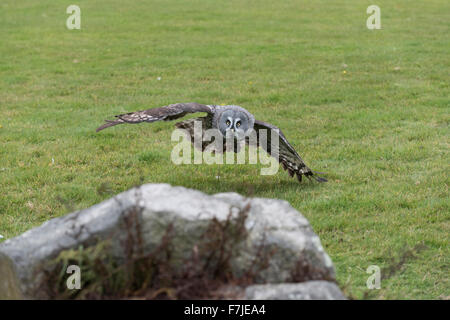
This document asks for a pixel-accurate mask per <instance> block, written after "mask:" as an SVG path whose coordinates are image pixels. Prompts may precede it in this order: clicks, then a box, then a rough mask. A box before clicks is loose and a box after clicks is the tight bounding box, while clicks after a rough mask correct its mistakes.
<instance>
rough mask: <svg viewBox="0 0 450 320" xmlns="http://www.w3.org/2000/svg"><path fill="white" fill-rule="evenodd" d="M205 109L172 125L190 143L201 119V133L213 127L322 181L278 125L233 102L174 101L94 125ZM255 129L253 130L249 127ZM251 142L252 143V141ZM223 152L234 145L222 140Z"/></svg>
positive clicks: (171, 116) (296, 171)
mask: <svg viewBox="0 0 450 320" xmlns="http://www.w3.org/2000/svg"><path fill="white" fill-rule="evenodd" d="M196 112H206V113H207V115H206V117H199V118H193V119H189V120H186V121H181V122H178V123H176V124H175V126H176V127H177V128H180V129H184V130H186V132H187V133H188V135H189V136H190V139H191V142H192V143H194V123H195V121H200V122H201V124H202V126H201V128H202V131H203V132H201V134H203V133H204V132H205V130H208V129H216V130H218V131H219V132H220V134H221V136H222V137H223V139H224V141H225V140H226V139H227V138H229V137H230V136H231V137H232V138H233V139H235V140H239V141H242V139H245V142H246V143H247V144H248V145H252V146H254V147H258V146H260V147H262V148H263V149H264V150H265V151H266V152H267V153H269V154H270V155H271V156H273V157H275V158H276V159H277V160H278V161H279V162H280V163H281V164H282V166H283V168H284V170H287V171H288V173H289V175H290V176H291V177H293V176H294V175H296V177H297V179H298V181H301V180H302V176H303V175H304V176H306V177H307V178H314V179H315V180H316V181H319V182H325V181H327V180H326V179H325V178H322V177H319V176H317V174H318V173H319V172H314V171H312V170H311V169H310V168H308V166H306V164H305V163H304V162H303V160H302V158H301V157H300V156H299V154H298V153H297V152H296V151H295V149H294V148H293V147H292V146H291V144H290V143H289V142H288V141H287V139H286V137H285V136H284V134H283V133H282V132H281V130H280V129H279V128H277V127H276V126H274V125H271V124H269V123H265V122H262V121H258V120H255V117H254V116H253V115H252V114H251V113H250V112H248V111H247V110H245V109H244V108H242V107H239V106H235V105H228V106H217V105H204V104H199V103H195V102H190V103H176V104H171V105H168V106H164V107H161V108H153V109H148V110H143V111H136V112H130V113H125V114H121V115H117V116H116V118H117V119H115V120H106V123H105V124H103V125H102V126H100V127H99V128H97V130H96V131H97V132H98V131H100V130H103V129H106V128H109V127H112V126H115V125H118V124H122V123H131V124H136V123H140V122H155V121H160V120H163V121H170V120H175V119H178V118H181V117H184V116H185V115H186V114H188V113H196ZM252 129H254V130H252ZM261 130H265V131H266V132H268V133H267V134H264V137H263V138H264V143H261V142H262V141H261V134H260V132H261ZM251 131H252V132H254V133H256V139H255V140H256V143H255V142H254V141H255V140H250V139H249V135H248V133H249V132H251ZM271 131H274V132H276V134H275V135H271V134H270V132H271ZM274 136H275V139H278V146H277V147H276V148H275V147H274V145H276V144H274V141H272V139H273V137H274ZM252 141H253V142H252ZM222 145H223V148H224V150H223V151H234V152H237V151H238V150H237V149H236V146H237V145H238V144H234V147H233V148H234V149H232V150H228V149H225V148H226V146H227V144H226V143H223V144H222ZM206 147H207V144H206V143H203V142H202V145H201V146H200V148H201V149H202V151H204V150H205V148H206Z"/></svg>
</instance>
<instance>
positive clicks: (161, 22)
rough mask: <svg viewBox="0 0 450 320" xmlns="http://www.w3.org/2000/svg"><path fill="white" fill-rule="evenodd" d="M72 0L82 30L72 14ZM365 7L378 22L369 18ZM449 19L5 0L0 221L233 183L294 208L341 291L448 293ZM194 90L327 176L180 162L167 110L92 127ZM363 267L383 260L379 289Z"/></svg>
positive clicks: (0, 27) (421, 4)
mask: <svg viewBox="0 0 450 320" xmlns="http://www.w3.org/2000/svg"><path fill="white" fill-rule="evenodd" d="M71 4H77V5H79V6H80V8H81V30H68V29H67V28H66V26H65V23H66V19H67V17H68V16H69V15H68V14H66V8H67V7H68V6H69V5H71ZM371 4H377V5H378V6H379V7H380V8H381V24H382V30H368V29H367V28H366V19H367V17H368V16H369V15H368V14H367V13H366V8H367V7H368V6H369V5H371ZM449 27H450V2H448V1H446V0H429V1H414V2H411V1H406V0H403V1H387V0H383V1H376V2H375V3H373V2H372V1H345V0H340V1H332V2H331V1H324V0H321V1H318V0H315V1H284V0H281V1H276V2H274V1H268V0H263V1H246V0H244V1H235V0H232V1H212V0H203V1H175V0H159V1H137V0H129V1H119V0H108V1H106V0H101V1H87V0H76V1H75V0H70V1H66V0H64V1H54V0H41V1H32V0H22V1H16V0H14V1H13V0H2V1H1V3H0V35H1V36H0V191H1V195H0V235H3V236H4V239H7V238H11V237H14V236H16V235H19V234H20V233H22V232H24V231H26V230H28V229H30V228H32V227H35V226H38V225H40V224H41V223H43V222H44V221H46V220H48V219H50V218H54V217H58V216H61V215H64V214H66V213H68V212H70V211H73V210H77V209H82V208H86V207H89V206H91V205H93V204H95V203H98V202H100V201H102V200H104V199H107V198H109V197H111V196H112V195H113V194H116V193H119V192H122V191H125V190H127V189H129V188H131V187H133V186H135V185H138V184H141V183H169V184H172V185H180V186H185V187H189V188H195V189H199V190H202V191H204V192H207V193H217V192H240V193H242V194H246V195H252V196H256V197H271V198H280V199H284V200H287V201H289V202H290V203H291V205H292V206H293V207H295V208H296V209H298V210H299V211H300V212H302V213H303V214H304V215H305V216H306V217H307V218H308V219H309V221H310V222H311V224H312V226H313V229H314V230H315V232H316V233H317V234H318V235H319V236H320V238H321V240H322V244H323V245H324V247H325V250H326V251H327V252H328V253H329V255H330V256H331V258H332V260H333V262H334V264H335V266H336V270H337V279H338V282H339V285H340V287H341V288H342V289H343V290H344V291H345V293H346V294H347V295H349V296H351V297H353V298H358V299H361V298H372V299H389V298H399V299H409V298H418V299H423V298H427V299H445V298H446V299H448V298H449V296H450V283H449V273H450V272H449V271H450V270H449V231H450V230H449V229H450V228H449V226H450V223H449V222H450V214H449V191H448V184H449V154H448V150H449V118H450V117H449V114H450V112H449V111H450V110H449V104H450V101H449V74H450V73H449V71H450V68H449V64H450V55H449V52H450V37H449V34H450V28H449ZM190 101H195V102H199V103H205V104H237V105H241V106H243V107H245V108H247V109H248V110H249V111H250V112H252V113H253V114H254V115H255V116H256V117H257V118H258V119H261V120H264V121H267V122H271V123H273V124H275V125H277V126H279V127H280V128H282V130H283V131H284V133H285V135H286V136H287V138H288V139H289V140H290V142H291V143H292V144H293V145H294V146H295V147H296V149H297V150H298V151H299V153H300V154H301V155H302V157H303V158H304V160H305V161H306V163H307V164H308V165H310V166H311V167H312V168H313V169H315V170H317V171H322V172H326V177H327V178H328V179H329V182H328V183H325V184H318V183H313V182H309V181H307V180H306V181H305V182H303V183H301V184H299V183H298V182H297V181H296V180H295V179H291V178H290V177H289V176H288V175H287V173H286V172H284V171H282V170H281V169H280V171H279V172H278V174H276V175H274V176H261V175H260V174H259V173H260V169H261V167H262V166H261V165H179V166H177V165H175V164H173V163H172V162H171V160H170V154H171V150H172V148H173V147H174V146H175V145H176V143H175V142H171V140H170V136H171V134H172V129H173V123H167V122H164V123H155V124H151V125H150V124H141V125H135V126H131V125H128V126H125V125H123V126H117V127H114V128H110V129H107V130H105V131H102V132H100V133H95V129H96V127H98V126H99V125H100V124H102V122H103V120H104V119H107V118H111V116H113V115H115V114H118V113H123V112H128V111H135V110H141V109H146V108H150V107H159V106H163V105H167V104H170V103H176V102H190ZM216 176H220V179H217V178H216ZM4 239H3V240H4ZM411 250H412V251H411ZM370 265H378V266H379V267H380V268H382V270H391V271H392V272H389V273H386V272H385V273H384V274H383V276H387V278H385V279H383V280H382V282H381V289H380V290H372V291H370V290H368V289H367V288H366V280H367V278H368V277H369V274H367V273H366V269H367V268H368V267H369V266H370Z"/></svg>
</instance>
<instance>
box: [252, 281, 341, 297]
mask: <svg viewBox="0 0 450 320" xmlns="http://www.w3.org/2000/svg"><path fill="white" fill-rule="evenodd" d="M245 298H246V299H249V300H346V299H347V298H346V297H345V296H344V295H343V294H342V292H341V290H340V289H339V288H338V286H337V285H336V284H334V283H333V282H329V281H307V282H300V283H281V284H258V285H252V286H248V287H247V288H246V289H245Z"/></svg>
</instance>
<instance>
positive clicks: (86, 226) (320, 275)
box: [0, 184, 335, 299]
mask: <svg viewBox="0 0 450 320" xmlns="http://www.w3.org/2000/svg"><path fill="white" fill-rule="evenodd" d="M247 205H249V210H248V212H247V214H248V217H247V219H246V221H245V228H246V230H247V231H248V237H247V238H246V239H245V240H243V241H242V243H239V247H238V250H236V254H235V255H234V257H233V258H232V260H231V265H232V269H233V272H234V274H236V275H237V276H239V275H241V274H243V273H244V272H245V271H246V270H248V269H249V268H250V267H251V266H252V264H254V263H255V259H257V254H258V252H259V251H258V248H260V247H261V244H262V243H264V248H268V249H270V248H272V249H273V248H274V249H275V253H274V255H273V256H272V259H270V264H269V265H268V267H267V268H266V269H265V270H263V271H262V272H261V274H260V276H259V278H258V279H256V282H257V283H283V282H292V281H298V280H295V279H292V271H293V270H296V268H297V267H298V265H299V262H301V263H302V268H303V269H304V270H306V271H307V273H306V274H304V276H306V279H305V280H316V279H319V280H320V279H324V280H333V279H334V278H335V271H334V267H333V264H332V262H331V259H330V258H329V256H328V255H327V254H326V253H325V251H324V249H323V247H322V245H321V243H320V239H319V237H318V236H317V235H316V234H315V233H314V232H313V230H312V228H311V226H310V224H309V223H308V221H307V220H306V219H305V218H304V217H303V216H302V215H301V214H300V213H299V212H298V211H296V210H295V209H294V208H292V207H291V206H290V205H289V203H287V202H286V201H283V200H274V199H262V198H244V197H242V196H241V195H239V194H236V193H221V194H216V195H212V196H211V195H207V194H204V193H202V192H200V191H196V190H192V189H186V188H183V187H172V186H170V185H168V184H146V185H143V186H140V187H137V188H133V189H131V190H128V191H126V192H123V193H121V194H119V195H117V196H115V197H113V198H111V199H109V200H106V201H104V202H102V203H99V204H97V205H94V206H92V207H90V208H88V209H85V210H81V211H77V212H73V213H71V214H68V215H66V216H63V217H60V218H55V219H52V220H49V221H47V222H45V223H44V224H42V225H41V226H39V227H36V228H34V229H31V230H29V231H27V232H25V233H23V234H22V235H20V236H18V237H15V238H12V239H8V240H6V241H4V242H3V243H0V299H2V298H3V299H5V298H26V299H35V298H40V299H45V298H47V297H46V296H45V293H43V292H41V291H40V290H39V288H40V287H41V285H42V283H43V281H45V280H44V276H43V271H42V266H43V265H44V264H45V263H46V262H48V261H50V260H51V259H53V258H55V257H56V256H58V254H59V253H60V252H61V251H63V250H67V249H76V248H78V247H79V246H80V245H82V246H83V247H89V246H92V245H95V244H97V243H98V242H99V241H103V240H108V241H110V242H111V246H110V250H111V254H112V255H113V256H114V257H117V258H119V259H120V258H121V257H124V255H125V251H126V250H127V248H126V245H125V244H126V243H127V240H128V239H129V236H130V232H132V231H130V224H131V225H132V228H136V230H139V234H140V235H141V238H142V243H141V244H140V245H141V247H142V248H143V251H144V253H148V252H152V251H153V250H154V249H155V248H156V247H157V246H158V245H159V244H160V242H161V239H162V237H163V236H164V234H165V233H166V231H167V229H168V227H169V225H172V226H173V230H174V235H175V236H174V238H173V247H174V248H175V250H174V253H173V260H174V261H175V263H177V262H178V263H182V262H183V259H185V258H187V257H188V255H190V254H191V253H192V249H193V246H194V245H195V244H196V243H198V242H199V241H200V240H202V237H203V235H204V233H205V231H206V229H207V227H208V226H209V225H210V223H211V220H212V219H217V220H218V221H225V220H226V219H227V218H228V217H229V215H231V216H234V217H235V216H236V215H238V214H239V212H240V211H242V210H245V209H244V208H246V206H247ZM5 279H6V280H5Z"/></svg>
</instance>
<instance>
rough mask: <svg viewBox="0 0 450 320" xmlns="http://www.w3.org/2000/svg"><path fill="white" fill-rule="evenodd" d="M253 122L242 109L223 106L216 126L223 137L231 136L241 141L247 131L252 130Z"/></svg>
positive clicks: (249, 115) (248, 114)
mask: <svg viewBox="0 0 450 320" xmlns="http://www.w3.org/2000/svg"><path fill="white" fill-rule="evenodd" d="M254 122H255V121H254V119H253V116H252V115H251V114H250V113H249V112H248V111H247V110H245V109H244V108H241V107H239V106H225V107H224V110H223V111H222V112H221V113H220V114H219V116H218V118H217V123H216V125H217V128H218V129H219V131H220V133H221V134H222V135H223V136H224V137H226V136H227V135H231V136H234V137H235V138H237V139H238V140H242V139H243V138H244V137H245V135H246V134H247V133H248V130H250V129H253V124H254Z"/></svg>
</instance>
